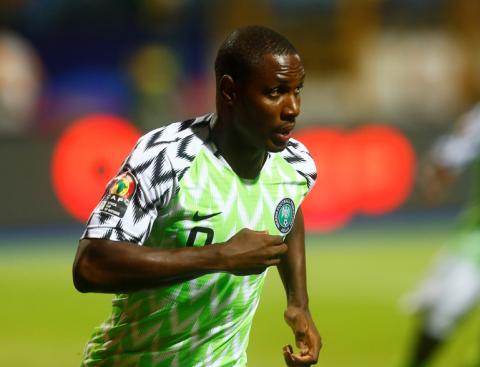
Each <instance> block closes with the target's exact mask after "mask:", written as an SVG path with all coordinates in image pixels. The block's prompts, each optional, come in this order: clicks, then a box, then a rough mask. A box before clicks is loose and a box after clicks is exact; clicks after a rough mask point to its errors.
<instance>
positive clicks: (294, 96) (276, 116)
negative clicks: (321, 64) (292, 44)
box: [235, 54, 305, 152]
mask: <svg viewBox="0 0 480 367" xmlns="http://www.w3.org/2000/svg"><path fill="white" fill-rule="evenodd" d="M304 77H305V72H304V69H303V65H302V62H301V60H300V57H299V56H298V55H296V54H293V55H272V54H266V55H264V56H263V58H262V61H261V62H260V63H259V65H258V67H257V68H256V70H255V71H254V72H253V73H252V75H251V76H250V78H249V79H248V81H245V82H244V83H243V84H242V85H241V86H240V87H239V89H238V90H237V92H238V96H237V101H238V103H237V105H236V114H235V115H236V118H235V128H236V130H237V132H238V133H239V134H240V137H239V138H241V139H242V140H244V142H245V143H246V144H248V145H251V146H253V147H254V148H256V149H259V150H267V151H270V152H279V151H281V150H283V149H285V147H286V146H287V143H288V140H289V139H290V137H291V134H292V130H293V128H294V126H295V119H296V117H297V116H298V114H299V113H300V89H301V88H302V86H303V79H304Z"/></svg>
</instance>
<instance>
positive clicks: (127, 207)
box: [82, 134, 178, 244]
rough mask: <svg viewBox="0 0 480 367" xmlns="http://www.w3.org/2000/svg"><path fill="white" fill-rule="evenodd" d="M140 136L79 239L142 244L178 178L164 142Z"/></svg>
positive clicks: (171, 193)
mask: <svg viewBox="0 0 480 367" xmlns="http://www.w3.org/2000/svg"><path fill="white" fill-rule="evenodd" d="M150 135H151V134H147V135H145V136H144V137H142V138H140V140H139V142H138V143H137V145H136V146H135V148H134V149H133V151H132V152H131V154H130V155H129V156H128V158H127V159H126V161H125V163H124V164H123V166H122V168H121V169H120V171H119V173H118V175H117V176H116V177H114V178H113V179H112V180H110V182H109V183H108V184H107V188H106V190H105V193H104V195H103V197H102V199H101V200H100V202H99V203H98V205H97V207H96V208H95V209H94V211H93V213H92V214H91V216H90V218H89V220H88V222H87V225H86V229H85V231H84V233H83V235H82V238H97V239H108V240H112V241H128V242H133V243H136V244H143V243H144V241H145V240H146V239H147V238H148V236H149V234H150V231H151V228H152V225H153V222H154V221H155V219H156V218H157V214H158V210H159V209H161V208H163V207H165V206H166V205H167V204H168V202H169V201H170V199H171V198H172V196H173V193H174V192H175V190H176V187H177V185H178V181H177V179H176V172H175V170H174V168H173V166H172V163H171V160H170V159H169V157H168V155H167V149H166V145H162V144H152V143H151V142H152V140H153V139H152V138H151V136H150Z"/></svg>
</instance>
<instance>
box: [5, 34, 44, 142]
mask: <svg viewBox="0 0 480 367" xmlns="http://www.w3.org/2000/svg"><path fill="white" fill-rule="evenodd" d="M41 86H42V65H41V62H40V59H39V58H38V56H37V54H36V52H35V50H34V49H33V48H32V47H31V45H30V44H29V42H28V41H27V40H25V39H24V38H22V37H21V36H19V35H18V34H16V33H14V32H11V31H0V135H8V136H12V135H21V134H26V133H28V132H29V130H30V129H31V128H32V123H33V122H34V121H33V119H34V116H35V112H36V109H37V103H38V98H39V95H40V90H41Z"/></svg>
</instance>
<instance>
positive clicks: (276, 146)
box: [267, 140, 289, 153]
mask: <svg viewBox="0 0 480 367" xmlns="http://www.w3.org/2000/svg"><path fill="white" fill-rule="evenodd" d="M288 142H289V140H287V141H282V142H277V141H275V142H273V141H272V142H269V144H268V145H267V150H268V151H269V152H270V153H279V152H281V151H282V150H284V149H285V148H286V147H287V145H288Z"/></svg>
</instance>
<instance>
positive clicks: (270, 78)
mask: <svg viewBox="0 0 480 367" xmlns="http://www.w3.org/2000/svg"><path fill="white" fill-rule="evenodd" d="M304 76H305V74H304V70H303V66H302V63H301V60H300V57H299V56H298V55H295V54H294V55H282V56H279V55H271V54H267V55H265V56H264V57H263V60H262V62H261V63H260V64H259V65H258V67H257V68H256V70H255V72H254V75H252V76H251V78H249V79H248V80H246V81H242V82H235V80H234V79H233V78H232V77H231V76H229V75H224V76H222V77H221V79H220V80H219V82H218V85H217V116H218V120H217V123H216V124H215V126H214V128H213V131H212V138H213V140H214V142H215V143H216V145H217V147H218V149H219V150H220V152H221V153H222V156H223V157H224V159H225V160H226V161H227V162H228V164H229V165H230V166H231V167H232V169H233V170H234V171H235V172H236V173H237V175H238V176H240V177H242V178H255V177H257V176H258V174H259V173H260V171H261V169H262V166H263V163H264V161H265V158H266V154H267V152H279V151H281V150H283V149H284V148H285V147H286V145H287V143H288V139H289V138H290V134H291V131H292V129H293V127H294V125H295V118H296V117H297V116H298V114H299V113H300V96H299V92H300V89H301V87H302V85H303V79H304ZM304 242H305V241H304V227H303V216H302V213H301V209H300V208H299V209H298V211H297V215H296V218H295V222H294V226H293V229H292V231H291V232H290V234H289V235H288V236H287V237H286V238H285V240H284V239H283V237H281V236H273V235H269V234H268V233H266V232H264V231H253V230H250V229H242V230H241V231H239V232H238V233H237V234H235V235H234V236H233V237H232V238H230V239H229V240H227V241H226V242H224V243H222V244H221V246H204V247H184V248H178V249H159V248H149V247H144V246H138V245H136V244H132V243H128V242H113V241H108V240H99V239H83V240H81V241H80V244H79V247H78V251H77V255H76V258H75V262H74V266H73V278H74V284H75V286H76V288H77V289H78V290H79V291H81V292H106V293H125V292H134V291H139V290H144V289H152V288H158V287H162V286H166V285H171V284H176V283H180V282H183V281H186V280H189V279H193V278H196V277H198V276H200V275H204V274H208V273H213V272H229V273H232V274H235V275H248V274H259V273H261V272H263V271H264V270H265V269H266V268H267V267H269V266H273V265H276V266H278V270H279V273H280V276H281V278H282V281H283V284H284V287H285V291H286V294H287V310H286V311H285V320H286V321H287V323H288V324H289V325H290V327H291V328H292V330H293V332H294V335H295V339H296V343H297V346H298V347H299V348H300V352H299V353H298V354H296V353H293V351H292V348H291V346H285V347H284V358H285V361H286V363H287V365H288V366H310V365H311V364H315V363H316V362H317V359H318V354H319V351H320V346H321V342H320V335H319V334H318V331H317V329H316V327H315V324H314V322H313V320H312V318H311V316H310V311H309V309H308V296H307V290H306V274H305V246H304ZM218 245H220V244H218Z"/></svg>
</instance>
